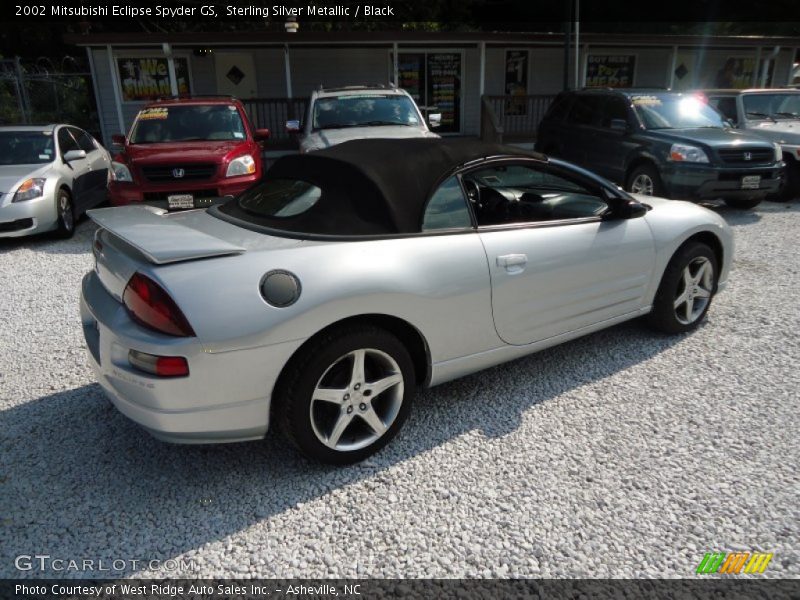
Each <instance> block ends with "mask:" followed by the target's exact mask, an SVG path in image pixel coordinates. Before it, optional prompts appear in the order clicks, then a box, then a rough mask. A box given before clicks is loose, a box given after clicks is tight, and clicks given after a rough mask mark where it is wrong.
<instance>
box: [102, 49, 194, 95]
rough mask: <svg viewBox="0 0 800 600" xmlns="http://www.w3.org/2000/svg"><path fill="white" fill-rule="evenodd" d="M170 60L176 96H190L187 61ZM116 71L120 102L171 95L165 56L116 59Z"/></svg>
mask: <svg viewBox="0 0 800 600" xmlns="http://www.w3.org/2000/svg"><path fill="white" fill-rule="evenodd" d="M173 60H174V61H175V78H176V81H177V84H178V85H177V87H178V94H180V95H184V94H190V93H191V89H190V85H189V61H188V60H187V59H186V58H181V57H176V58H174V59H173ZM117 71H118V73H119V81H120V85H121V86H122V100H123V102H141V101H146V100H153V99H155V98H158V97H159V96H171V95H172V87H171V86H170V80H169V63H168V61H167V59H166V58H165V57H147V58H118V59H117Z"/></svg>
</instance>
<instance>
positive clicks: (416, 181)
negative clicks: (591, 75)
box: [221, 138, 545, 235]
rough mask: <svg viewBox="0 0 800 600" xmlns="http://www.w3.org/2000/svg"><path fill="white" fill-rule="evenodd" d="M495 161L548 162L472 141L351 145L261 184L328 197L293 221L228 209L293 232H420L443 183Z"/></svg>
mask: <svg viewBox="0 0 800 600" xmlns="http://www.w3.org/2000/svg"><path fill="white" fill-rule="evenodd" d="M491 156H519V157H527V158H537V159H540V160H545V158H544V156H542V155H541V154H537V153H534V152H527V151H525V150H520V149H519V148H510V147H507V146H501V145H499V144H487V143H483V142H480V141H477V140H469V139H463V138H461V139H436V138H413V139H365V140H352V141H349V142H344V143H342V144H338V145H336V146H333V147H332V148H327V149H325V150H319V151H316V152H311V153H308V154H293V155H289V156H284V157H282V158H279V159H278V160H277V161H276V162H275V164H273V165H272V167H271V168H270V169H269V171H268V172H267V175H266V178H265V181H264V182H263V184H262V185H264V186H269V185H270V181H271V180H275V179H299V180H302V181H307V182H309V183H311V184H314V185H316V186H318V187H319V188H321V189H322V196H321V197H320V198H319V200H318V201H317V203H316V204H314V205H313V206H312V207H311V208H309V209H308V210H306V211H305V212H303V213H301V214H299V215H297V216H293V217H280V218H278V217H271V218H268V217H263V216H259V217H254V216H253V215H250V214H246V213H245V211H243V209H241V208H240V207H239V206H238V205H237V202H236V201H235V200H234V201H232V202H229V203H228V204H226V205H224V206H222V207H221V212H223V213H225V214H228V215H230V216H233V217H237V218H239V219H243V220H246V221H248V222H250V223H253V224H256V225H262V226H265V227H269V228H271V229H279V230H283V231H286V232H294V233H301V234H302V233H310V234H322V235H387V234H398V233H400V234H403V233H418V232H419V231H420V227H421V223H422V217H423V212H424V210H425V204H426V202H427V200H428V198H429V197H430V195H431V193H433V191H434V190H435V189H436V187H437V186H438V185H439V184H440V183H441V182H442V180H443V178H444V177H445V176H446V175H447V174H448V173H449V172H451V171H452V170H453V169H455V168H456V167H458V166H460V165H463V164H464V163H467V162H470V161H473V160H479V159H483V158H487V157H491Z"/></svg>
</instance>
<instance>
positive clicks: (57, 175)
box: [0, 124, 111, 237]
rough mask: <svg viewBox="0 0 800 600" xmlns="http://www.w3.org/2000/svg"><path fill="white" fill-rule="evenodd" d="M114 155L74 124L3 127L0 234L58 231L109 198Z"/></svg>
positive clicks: (65, 233) (67, 231)
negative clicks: (109, 170) (108, 184)
mask: <svg viewBox="0 0 800 600" xmlns="http://www.w3.org/2000/svg"><path fill="white" fill-rule="evenodd" d="M110 163H111V157H110V156H109V154H108V152H106V150H105V148H103V147H102V146H101V145H100V144H99V143H98V142H97V140H95V139H94V138H93V137H92V136H91V135H90V134H88V133H86V132H85V131H84V130H82V129H80V128H78V127H73V126H72V125H64V124H59V125H11V126H5V127H0V237H21V236H25V235H30V234H33V233H41V232H44V231H53V230H55V231H56V232H57V234H58V235H59V236H61V237H70V236H72V234H73V233H74V231H75V221H76V220H77V218H78V217H79V216H80V215H82V214H83V213H84V212H85V211H86V210H88V209H90V208H93V207H95V206H97V205H98V204H100V203H102V202H104V201H105V200H106V184H107V180H108V168H109V165H110Z"/></svg>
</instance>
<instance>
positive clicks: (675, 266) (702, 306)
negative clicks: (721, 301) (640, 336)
mask: <svg viewBox="0 0 800 600" xmlns="http://www.w3.org/2000/svg"><path fill="white" fill-rule="evenodd" d="M718 274H719V266H718V265H717V258H716V256H715V255H714V251H713V250H712V249H711V248H709V247H708V246H707V245H706V244H703V243H701V242H689V243H687V244H685V245H684V246H682V247H681V248H680V249H679V250H678V251H677V252H676V253H675V256H673V257H672V259H671V260H670V261H669V264H668V265H667V268H666V269H665V270H664V275H663V276H662V278H661V284H660V285H659V286H658V291H657V292H656V297H655V300H654V301H653V310H652V312H651V313H650V315H649V317H648V321H649V323H650V325H651V326H652V327H653V328H654V329H657V330H659V331H663V332H665V333H684V332H686V331H691V330H692V329H695V328H696V327H697V326H698V325H699V324H700V322H701V321H702V320H703V317H705V315H706V313H707V312H708V309H709V307H710V306H711V301H712V299H713V298H714V294H716V293H717V277H718Z"/></svg>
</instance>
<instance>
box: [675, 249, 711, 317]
mask: <svg viewBox="0 0 800 600" xmlns="http://www.w3.org/2000/svg"><path fill="white" fill-rule="evenodd" d="M713 291H714V266H713V265H712V264H711V261H710V260H708V259H707V258H706V257H705V256H698V257H697V258H695V259H694V260H692V261H691V262H690V263H689V264H688V265H686V267H685V268H684V269H683V274H682V277H681V279H680V281H679V283H678V290H677V294H676V296H675V300H674V302H673V307H674V309H675V318H677V319H678V322H680V323H681V324H683V325H690V324H691V323H694V322H695V321H696V320H697V319H699V318H700V316H701V315H702V314H703V311H705V309H706V307H707V306H708V303H709V302H710V301H711V294H712V293H713Z"/></svg>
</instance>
